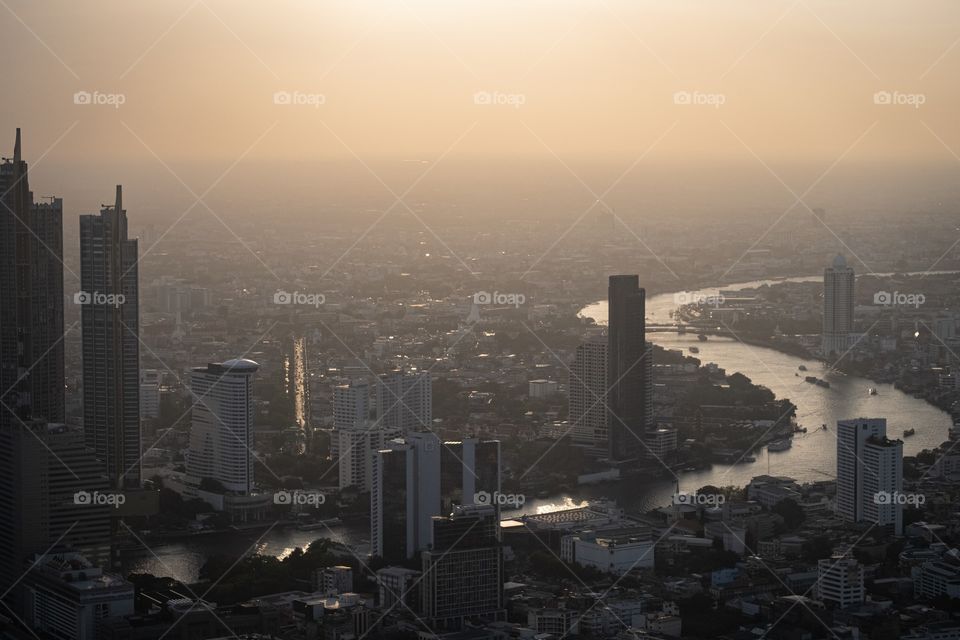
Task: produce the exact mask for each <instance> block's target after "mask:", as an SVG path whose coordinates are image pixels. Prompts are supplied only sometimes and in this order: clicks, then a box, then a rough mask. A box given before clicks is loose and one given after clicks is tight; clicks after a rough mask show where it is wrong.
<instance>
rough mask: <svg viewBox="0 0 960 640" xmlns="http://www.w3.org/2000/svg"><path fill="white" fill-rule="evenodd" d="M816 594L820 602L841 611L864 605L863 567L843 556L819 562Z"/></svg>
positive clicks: (852, 559)
mask: <svg viewBox="0 0 960 640" xmlns="http://www.w3.org/2000/svg"><path fill="white" fill-rule="evenodd" d="M816 592H817V598H818V599H819V600H821V601H823V602H825V603H830V604H833V605H836V606H838V607H840V608H841V609H843V608H846V607H851V606H853V605H855V604H860V603H862V602H863V600H864V587H863V566H861V564H860V563H859V562H857V561H856V560H855V559H854V558H846V557H843V556H834V557H832V558H824V559H822V560H818V561H817V584H816Z"/></svg>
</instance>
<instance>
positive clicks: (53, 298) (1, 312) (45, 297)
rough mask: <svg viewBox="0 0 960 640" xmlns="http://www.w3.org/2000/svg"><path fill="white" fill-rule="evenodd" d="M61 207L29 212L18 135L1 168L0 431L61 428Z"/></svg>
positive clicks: (34, 207) (29, 195)
mask: <svg viewBox="0 0 960 640" xmlns="http://www.w3.org/2000/svg"><path fill="white" fill-rule="evenodd" d="M62 212H63V205H62V201H61V200H60V199H59V198H55V199H53V201H52V202H51V203H50V204H42V205H34V203H33V193H31V191H30V186H29V183H28V179H27V163H26V162H24V161H23V159H22V156H21V149H20V129H17V137H16V142H15V144H14V150H13V159H12V160H10V159H4V161H3V163H2V164H0V393H3V396H2V397H0V402H2V405H0V426H9V425H16V424H21V423H26V422H29V421H31V420H41V421H46V422H62V421H63V417H64V416H63V406H64V401H63V381H64V377H63V215H62Z"/></svg>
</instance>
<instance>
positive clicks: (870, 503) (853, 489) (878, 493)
mask: <svg viewBox="0 0 960 640" xmlns="http://www.w3.org/2000/svg"><path fill="white" fill-rule="evenodd" d="M902 489H903V442H902V441H900V440H889V439H888V438H887V421H886V419H884V418H856V419H853V420H840V421H838V422H837V497H836V508H837V514H838V515H840V517H842V518H844V519H845V520H848V521H851V522H864V523H869V524H874V525H876V526H879V527H883V528H887V529H889V530H890V531H891V532H892V533H894V534H896V535H900V534H901V533H902V532H903V505H902V504H901V503H900V501H899V500H898V497H899V496H900V492H901V490H902Z"/></svg>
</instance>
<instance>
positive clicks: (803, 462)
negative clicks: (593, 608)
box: [124, 276, 952, 582]
mask: <svg viewBox="0 0 960 640" xmlns="http://www.w3.org/2000/svg"><path fill="white" fill-rule="evenodd" d="M819 279H820V276H811V277H801V278H790V279H789V280H788V281H790V282H805V281H807V282H809V281H816V280H819ZM779 281H780V282H783V281H784V280H779ZM773 282H774V281H763V280H758V281H753V282H744V283H738V284H733V285H727V286H724V287H723V289H724V290H736V289H747V288H752V287H756V286H760V285H763V284H772V283H773ZM697 293H698V294H702V295H714V294H716V293H717V289H702V290H700V291H698V292H697ZM674 309H676V304H675V303H674V297H673V294H672V293H669V294H662V295H656V296H651V297H650V298H649V299H648V300H647V309H646V313H647V321H648V322H649V323H650V324H669V323H670V322H671V321H672V318H671V312H672V311H673V310H674ZM581 315H583V316H585V317H590V318H593V319H594V320H595V321H597V322H598V323H599V324H606V322H607V303H606V301H601V302H597V303H594V304H591V305H588V306H587V307H585V308H584V309H583V310H582V311H581ZM648 338H649V339H650V340H651V341H652V342H654V343H656V344H658V345H660V346H662V347H664V348H667V349H683V350H684V351H687V350H688V349H689V348H690V347H691V346H697V347H698V348H699V349H700V353H699V354H696V357H698V358H699V359H700V360H701V362H703V363H707V362H715V363H717V364H718V365H719V366H720V367H723V368H724V369H726V371H727V373H728V374H729V373H734V372H740V373H742V374H744V375H746V376H747V377H749V378H750V379H751V380H753V381H754V382H755V383H757V384H761V385H763V386H765V387H768V388H769V389H770V390H771V391H773V392H774V393H775V394H776V396H777V397H778V398H789V399H790V400H792V401H793V403H794V404H795V405H796V406H797V422H799V423H800V424H801V425H803V426H805V427H807V428H808V432H807V433H806V434H797V435H796V437H794V438H793V447H792V448H790V449H788V450H786V451H781V452H772V453H768V452H767V450H766V449H763V450H760V451H758V452H755V453H754V454H752V455H754V456H755V457H756V458H757V460H756V462H753V463H741V464H738V465H722V464H715V465H713V467H711V468H710V469H706V470H701V471H696V472H689V473H682V474H681V475H680V476H679V478H678V482H679V486H680V489H681V490H683V491H692V490H696V489H698V488H700V487H702V486H704V485H708V484H710V485H715V486H723V485H735V486H743V485H745V484H747V483H748V482H750V479H751V478H753V477H754V476H757V475H761V474H765V473H772V474H774V475H787V476H791V477H793V478H795V479H796V480H798V481H800V482H812V481H815V480H824V479H830V478H832V477H834V475H835V473H836V447H837V440H836V436H835V428H834V427H835V425H836V422H837V420H841V419H844V418H857V417H877V418H886V419H887V429H888V433H889V434H890V435H891V436H892V437H899V436H900V434H901V433H902V432H903V430H905V429H908V428H913V429H916V435H914V436H912V437H909V438H906V439H904V454H906V455H913V454H915V453H917V452H919V451H920V450H921V449H930V448H933V447H936V446H938V445H939V444H941V443H942V442H943V441H944V440H946V439H947V430H948V428H949V427H950V425H951V424H952V421H951V419H950V416H949V415H948V414H947V413H945V412H943V411H941V410H940V409H937V408H936V407H934V406H932V405H930V404H928V403H927V402H925V401H923V400H919V399H916V398H914V397H912V396H910V395H907V394H905V393H902V392H900V391H898V390H897V389H894V388H893V385H889V384H877V383H874V382H871V381H870V380H866V379H863V378H857V377H852V376H845V375H842V374H840V373H836V372H831V371H828V370H827V369H826V368H825V367H824V366H823V365H822V364H821V363H819V362H817V361H815V360H804V359H803V358H798V357H796V356H791V355H787V354H784V353H780V352H778V351H774V350H773V349H767V348H765V347H758V346H753V345H745V344H743V343H740V342H738V341H737V340H735V339H733V338H723V337H711V338H710V339H709V340H708V341H707V342H700V341H698V339H697V337H696V335H692V334H683V335H680V334H675V333H651V334H650V335H649V336H648ZM800 365H804V366H806V367H807V368H808V369H809V371H808V372H807V373H804V372H801V371H799V370H798V367H799V366H800ZM797 373H799V374H800V375H799V376H797V375H794V374H797ZM805 375H814V376H817V377H818V378H823V379H825V380H827V381H829V382H830V388H829V389H826V388H823V387H819V386H817V385H813V384H809V383H806V382H804V380H803V376H805ZM870 387H875V388H876V389H877V392H878V393H877V395H875V396H871V395H869V394H868V393H867V390H868V389H869V388H870ZM822 424H826V425H828V427H829V429H828V430H821V429H820V428H819V427H820V425H822ZM676 483H677V481H675V480H674V479H672V478H668V479H664V480H662V481H654V482H648V483H647V484H645V485H644V486H642V487H636V486H624V485H622V484H618V485H600V486H593V487H584V488H582V489H579V490H577V491H575V492H572V493H571V494H567V495H561V496H556V497H553V498H549V499H545V500H531V501H528V502H527V503H526V504H525V505H524V507H523V509H521V510H520V511H518V512H512V513H513V514H520V513H537V512H544V511H552V510H555V509H559V508H568V507H571V506H574V505H577V504H579V503H580V502H581V501H582V500H590V499H593V498H601V497H602V498H610V499H613V500H616V501H617V502H618V503H620V504H621V505H622V506H631V507H639V508H643V509H648V508H652V507H656V506H662V505H665V504H669V502H670V499H671V496H672V494H673V492H674V491H675V489H676ZM263 533H264V532H263V531H246V532H238V533H230V534H215V535H210V536H200V537H196V538H192V539H189V540H178V541H174V542H170V543H168V544H165V545H162V546H154V547H153V549H151V550H144V551H143V553H142V554H139V555H138V556H136V557H131V558H128V559H127V560H126V561H125V563H124V564H125V569H126V571H127V572H146V573H153V574H155V575H167V576H172V577H174V578H177V579H179V580H182V581H185V582H194V581H196V580H197V578H198V575H199V570H200V567H201V566H203V563H204V562H205V561H206V559H207V558H208V557H209V556H210V555H213V554H218V553H219V554H224V555H227V556H229V557H232V558H237V557H239V556H240V555H242V554H246V553H250V552H258V553H262V554H269V555H275V556H279V557H284V556H286V555H287V554H289V553H290V552H291V551H292V550H293V549H294V548H295V547H306V546H307V545H309V544H310V542H312V541H313V540H315V539H316V538H320V537H329V538H333V539H335V540H337V541H340V542H344V543H346V544H348V545H350V546H351V548H353V549H354V551H355V552H356V553H357V554H358V555H359V556H360V557H361V558H362V557H364V555H365V554H366V553H367V551H368V549H369V531H368V530H366V528H356V527H348V526H344V525H338V526H335V527H332V528H330V529H329V530H326V529H324V530H320V531H310V532H304V531H298V530H295V529H273V530H271V531H269V532H268V533H266V535H263ZM261 536H262V539H260V538H261Z"/></svg>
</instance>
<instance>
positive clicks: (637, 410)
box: [607, 275, 653, 461]
mask: <svg viewBox="0 0 960 640" xmlns="http://www.w3.org/2000/svg"><path fill="white" fill-rule="evenodd" d="M607 304H608V313H609V315H608V323H607V324H608V327H607V331H608V333H607V389H608V391H607V406H608V416H607V417H608V425H609V426H608V442H609V449H608V454H609V457H610V459H611V460H621V461H626V460H636V459H637V458H639V457H640V456H641V455H642V454H643V453H644V451H645V448H644V447H643V442H642V439H643V434H644V432H645V431H647V430H648V429H650V428H652V427H653V402H652V397H653V385H652V384H651V383H652V380H651V379H650V372H651V370H652V367H651V364H652V363H651V362H650V358H649V353H648V351H647V343H646V320H645V317H644V313H645V310H646V292H645V291H644V290H643V289H641V288H640V278H639V276H635V275H617V276H610V283H609V293H608V297H607Z"/></svg>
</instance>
